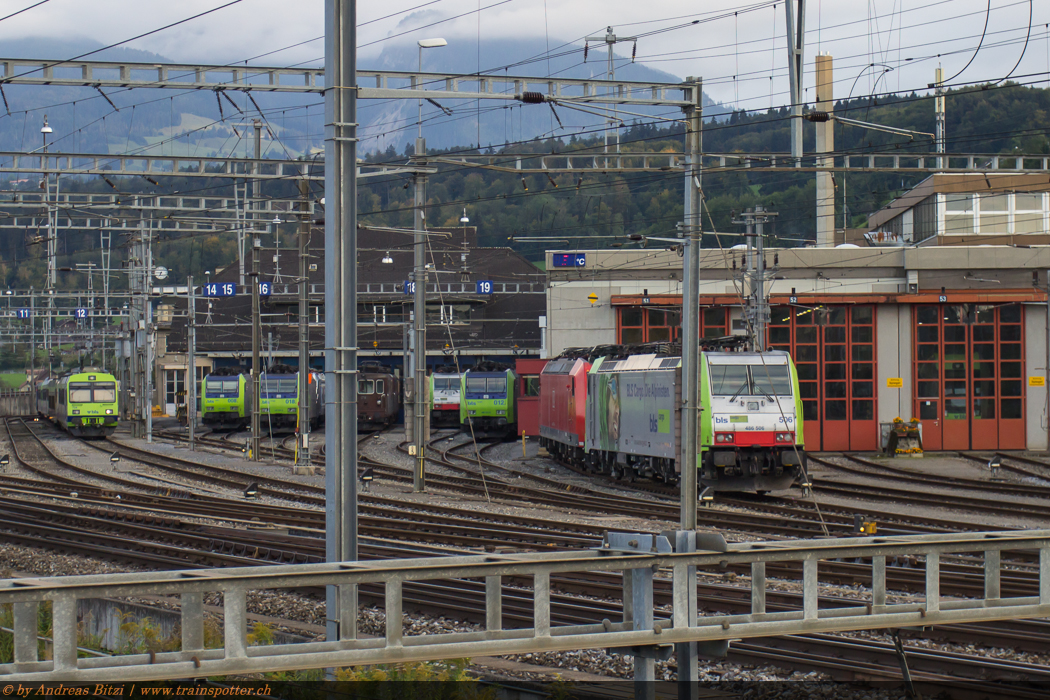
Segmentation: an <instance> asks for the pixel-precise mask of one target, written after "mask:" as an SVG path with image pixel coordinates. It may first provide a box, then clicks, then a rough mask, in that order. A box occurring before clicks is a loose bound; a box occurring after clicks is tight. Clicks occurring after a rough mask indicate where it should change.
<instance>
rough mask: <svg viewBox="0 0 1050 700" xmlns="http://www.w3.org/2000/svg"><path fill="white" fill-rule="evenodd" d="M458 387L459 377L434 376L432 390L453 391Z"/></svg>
mask: <svg viewBox="0 0 1050 700" xmlns="http://www.w3.org/2000/svg"><path fill="white" fill-rule="evenodd" d="M455 389H459V379H458V378H455V377H434V391H453V390H455Z"/></svg>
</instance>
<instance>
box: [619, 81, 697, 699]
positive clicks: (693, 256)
mask: <svg viewBox="0 0 1050 700" xmlns="http://www.w3.org/2000/svg"><path fill="white" fill-rule="evenodd" d="M686 80H687V82H689V83H692V88H693V89H692V96H693V105H691V106H690V107H687V108H686V141H687V142H686V150H687V152H688V156H687V158H688V164H687V168H686V174H685V226H684V228H683V231H684V234H685V254H684V255H683V256H682V333H683V339H682V453H681V455H680V456H679V460H680V463H681V485H680V489H679V490H680V493H681V512H680V523H679V529H680V532H679V533H678V535H677V536H676V543H675V549H676V551H692V550H693V549H694V548H695V546H696V505H697V503H696V501H697V462H696V454H697V434H698V428H699V422H700V404H699V396H698V394H699V371H700V305H699V302H700V234H701V219H700V215H701V204H702V202H701V195H702V193H703V190H702V189H701V184H702V183H701V181H700V178H701V176H702V170H701V162H700V154H701V152H702V151H703V145H704V144H703V97H702V95H703V81H702V80H699V79H694V78H687V79H686ZM688 578H689V583H688V587H687V590H688V591H690V593H689V594H688V595H687V598H688V600H689V603H688V608H689V611H688V613H687V614H688V615H689V616H690V617H689V619H694V617H695V615H696V569H695V568H694V567H690V568H689V571H688ZM675 655H676V657H677V661H678V696H679V698H683V699H684V698H695V697H696V695H697V679H698V677H699V676H698V667H697V650H696V642H682V643H679V644H675ZM634 663H635V684H636V689H641V685H642V684H641V682H640V681H641V679H640V678H639V675H638V670H639V664H643V663H644V664H646V665H647V666H649V667H651V668H647V669H646V673H645V678H646V680H647V681H652V680H653V678H654V677H655V666H654V660H653V659H641V658H639V657H635V660H634ZM650 671H651V675H650ZM645 685H646V688H645V692H646V693H648V692H650V691H649V688H652V687H653V686H654V685H655V684H654V683H652V682H647V683H646V684H645Z"/></svg>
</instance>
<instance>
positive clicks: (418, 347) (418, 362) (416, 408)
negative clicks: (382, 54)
mask: <svg viewBox="0 0 1050 700" xmlns="http://www.w3.org/2000/svg"><path fill="white" fill-rule="evenodd" d="M417 43H418V44H419V72H420V73H422V72H423V49H436V48H439V47H441V46H448V42H447V41H445V40H444V39H420V40H419V42H417ZM417 80H418V77H417ZM416 87H417V88H418V89H422V85H417V86H416ZM426 152H427V146H426V142H425V141H424V140H423V99H422V98H420V100H419V136H418V138H416V148H415V161H414V162H415V164H417V165H425V161H424V160H423V158H424V156H425V155H426ZM412 181H413V183H414V185H415V186H414V199H415V216H414V223H413V227H412V228H413V229H415V232H416V233H415V235H414V236H413V237H412V244H413V245H412V248H413V255H412V267H413V271H412V283H413V284H414V285H415V293H414V294H413V299H412V309H413V314H414V318H413V324H412V325H413V336H412V337H413V342H414V346H415V347H414V350H413V352H412V359H413V366H412V370H413V372H412V373H413V381H412V396H413V405H412V406H411V407H406V409H409V410H406V412H405V423H406V426H407V425H408V423H409V418H411V423H412V426H413V427H412V433H411V438H409V436H408V435H407V434H406V436H405V437H406V438H409V441H410V442H412V443H414V444H413V445H411V446H410V447H409V453H410V454H412V456H413V457H415V460H416V466H415V469H414V473H413V477H412V490H413V491H416V492H421V491H424V490H425V488H426V482H425V475H424V465H425V461H424V455H423V451H424V450H425V448H426V445H425V442H424V439H423V437H424V435H423V434H424V431H425V430H426V424H425V420H426V407H425V405H424V400H425V396H426V372H427V335H426V333H427V330H426V328H427V327H426V314H427V311H426V289H427V276H426V267H425V263H426V251H425V246H426V235H425V234H424V230H425V229H426V225H425V221H424V216H425V214H424V211H423V210H424V207H425V206H426V196H425V191H426V181H427V177H426V175H425V174H423V173H421V172H418V171H417V172H415V173H414V174H413V176H412ZM406 379H407V373H406ZM406 396H407V393H406ZM407 432H408V431H407V428H406V433H407Z"/></svg>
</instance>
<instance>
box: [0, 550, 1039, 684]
mask: <svg viewBox="0 0 1050 700" xmlns="http://www.w3.org/2000/svg"><path fill="white" fill-rule="evenodd" d="M693 534H694V533H688V532H686V533H677V534H672V535H669V536H662V535H661V536H654V535H646V534H629V533H609V534H607V535H606V538H605V541H604V543H603V545H602V546H601V547H600V548H597V549H594V550H589V551H584V552H579V551H573V552H556V553H538V554H496V555H478V556H462V557H431V558H420V559H407V560H404V559H403V560H393V561H391V560H381V561H356V562H343V563H335V564H308V565H288V566H270V567H250V568H231V569H222V570H191V571H171V572H162V573H154V572H149V573H130V574H109V575H87V576H69V577H60V578H31V579H12V580H6V581H2V582H0V604H4V605H6V604H12V605H13V612H14V629H15V632H14V661H13V663H9V664H4V665H2V666H0V674H5V678H7V679H11V680H24V681H76V682H96V681H126V680H160V679H172V678H187V677H199V676H214V675H225V674H232V673H252V672H263V671H280V670H289V671H290V670H298V669H309V668H326V667H342V666H352V665H360V664H378V663H391V662H408V661H427V660H437V659H447V658H462V657H470V656H481V655H486V656H487V655H504V654H521V653H539V652H546V651H565V650H574V649H594V648H609V649H619V650H621V651H625V652H628V653H632V654H634V655H635V662H636V665H637V664H638V663H639V661H640V660H641V661H643V662H644V661H645V660H646V659H648V660H650V662H651V659H652V658H654V657H655V656H656V654H657V650H658V648H660V647H663V648H667V647H668V646H669V645H671V644H677V643H685V642H694V641H695V642H698V643H700V644H701V645H702V648H704V649H707V650H711V649H718V648H719V647H720V646H721V648H722V649H723V650H724V648H725V645H726V644H727V640H729V639H746V638H754V637H766V636H775V635H785V634H800V633H816V632H834V631H845V630H860V629H879V628H900V627H919V626H929V625H935V624H936V625H947V624H962V623H969V622H978V621H990V620H1003V619H1022V618H1036V617H1047V616H1050V530H1031V531H1012V532H984V533H959V534H936V535H909V536H897V537H871V538H841V539H827V540H819V541H814V540H794V541H775V542H748V543H735V544H727V543H726V542H725V540H724V539H723V538H722V536H721V535H718V534H716V533H696V534H695V540H694V537H693ZM672 542H679V543H681V544H682V545H683V546H681V547H680V548H679V551H673V548H672V544H671V543H672ZM694 549H695V551H683V550H694ZM1017 551H1038V552H1039V587H1038V595H1035V596H1019V597H1009V598H1002V597H1000V585H999V582H1000V578H999V577H1000V564H1001V558H1002V554H1003V553H1004V552H1017ZM977 552H980V553H983V555H984V597H983V598H981V599H976V598H973V599H959V598H955V599H949V598H946V597H944V596H942V595H941V592H940V561H941V557H942V556H945V555H951V554H956V553H977ZM896 557H900V558H904V557H908V558H915V557H922V558H924V559H925V572H926V573H925V594H924V597H923V599H922V600H921V601H916V600H915V599H914V598H911V597H909V598H908V599H907V600H905V601H904V602H891V601H890V600H889V599H888V597H887V590H886V561H887V559H888V558H889V559H892V558H896ZM836 559H850V560H857V561H861V560H864V561H870V570H871V580H872V586H871V589H870V595H868V596H866V597H867V599H866V600H858V601H857V604H856V605H854V606H849V607H836V608H821V607H819V605H818V601H819V583H820V563H821V562H822V561H831V560H836ZM771 563H794V564H795V565H796V567H797V565H798V564H801V581H800V583H801V589H802V601H803V605H802V609H801V610H792V611H785V612H773V613H770V612H766V602H765V601H766V576H765V568H766V564H771ZM741 564H749V565H750V569H751V608H750V612H748V613H747V614H733V615H699V616H698V615H697V614H696V604H697V590H696V577H695V572H696V569H697V568H713V569H722V568H725V567H728V566H733V565H741ZM592 571H620V572H623V573H624V574H625V575H624V578H623V581H624V586H623V587H624V591H623V600H624V606H623V610H624V613H623V619H622V620H618V621H610V620H603V621H602V623H600V624H567V625H552V624H551V614H550V605H551V577H552V575H554V574H566V573H571V572H592ZM659 571H664V572H670V573H671V576H672V577H671V582H672V590H673V610H672V612H671V613H670V615H669V616H668V615H667V614H666V613H664V612H662V611H655V610H654V606H653V578H654V574H655V572H659ZM448 579H475V580H480V579H483V580H484V581H485V592H486V602H485V619H486V624H485V625H484V629H482V630H480V631H474V632H456V633H447V634H438V635H433V634H418V635H407V634H405V629H404V626H403V620H402V610H403V604H402V597H401V593H402V589H403V587H404V585H405V584H406V583H407V582H416V581H435V580H448ZM503 579H513V580H514V581H516V582H519V581H523V580H525V581H531V584H532V585H531V598H532V601H533V624H532V627H530V628H524V629H504V627H503V624H502V623H503V615H502V595H503V593H502V585H501V584H502V581H503ZM365 584H382V585H383V586H384V590H385V612H386V623H385V624H386V627H385V635H384V636H383V637H380V638H368V639H364V638H359V636H358V633H357V622H356V617H357V616H356V614H355V611H356V607H357V606H356V601H357V595H356V593H357V588H358V587H359V586H362V585H365ZM326 585H327V586H340V587H341V590H342V591H343V594H341V595H340V596H339V599H340V600H341V601H344V603H343V605H344V608H343V609H342V610H341V611H339V614H340V617H341V624H340V626H339V639H335V640H329V641H324V642H307V643H301V644H279V645H273V646H250V645H249V643H248V636H247V632H248V630H247V611H248V603H247V601H248V593H249V592H250V591H257V590H272V589H301V588H306V587H310V586H326ZM208 593H221V594H222V607H223V629H224V646H223V647H222V648H218V649H205V648H204V616H203V600H204V596H205V594H208ZM144 595H167V596H179V597H180V600H181V629H182V649H181V650H180V651H172V652H161V653H156V654H127V655H116V656H109V657H101V658H82V659H81V658H77V619H76V610H77V601H78V600H84V599H93V598H102V597H138V596H144ZM522 595H523V596H529V595H530V594H529V593H527V592H526V591H525V590H523V591H522ZM44 602H47V603H49V604H50V606H51V611H52V629H53V634H52V636H53V639H54V653H53V659H51V660H40V659H38V658H37V640H36V636H37V627H36V625H37V611H38V606H39V605H40V604H41V603H44ZM654 648H655V649H654ZM715 653H717V651H716V652H715ZM636 670H637V669H636Z"/></svg>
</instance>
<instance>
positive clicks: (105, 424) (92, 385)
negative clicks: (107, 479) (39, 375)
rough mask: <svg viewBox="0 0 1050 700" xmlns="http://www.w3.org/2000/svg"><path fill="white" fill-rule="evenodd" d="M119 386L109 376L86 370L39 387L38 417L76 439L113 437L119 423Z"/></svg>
mask: <svg viewBox="0 0 1050 700" xmlns="http://www.w3.org/2000/svg"><path fill="white" fill-rule="evenodd" d="M119 396H120V383H119V382H118V381H117V378H116V377H114V376H113V375H112V374H109V373H108V372H103V371H101V370H92V369H87V370H83V371H80V372H73V373H70V374H67V375H64V376H62V377H58V378H53V379H48V380H46V381H44V382H42V383H41V384H39V385H38V386H37V391H36V405H37V413H38V414H39V415H40V416H41V417H42V418H46V419H48V420H50V421H52V422H53V423H54V424H55V425H57V426H58V427H60V428H62V429H63V430H65V431H67V432H69V434H70V435H76V436H77V437H105V436H107V435H112V434H113V431H115V430H116V429H117V424H118V423H119V422H120V406H119Z"/></svg>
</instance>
